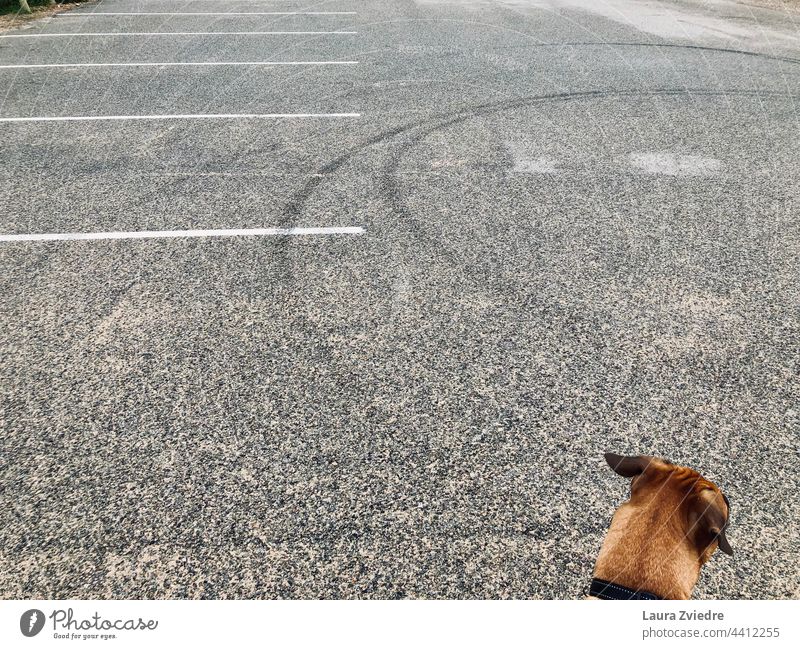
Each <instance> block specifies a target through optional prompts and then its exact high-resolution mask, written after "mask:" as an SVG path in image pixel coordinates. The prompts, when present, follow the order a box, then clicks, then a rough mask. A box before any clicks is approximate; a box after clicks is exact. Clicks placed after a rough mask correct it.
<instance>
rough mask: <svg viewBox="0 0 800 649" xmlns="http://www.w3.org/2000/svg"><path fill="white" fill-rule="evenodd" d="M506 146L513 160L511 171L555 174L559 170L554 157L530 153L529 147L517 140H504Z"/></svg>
mask: <svg viewBox="0 0 800 649" xmlns="http://www.w3.org/2000/svg"><path fill="white" fill-rule="evenodd" d="M506 147H507V148H508V152H509V153H510V154H511V159H512V160H513V161H514V166H513V167H512V168H511V171H512V172H513V173H518V174H557V173H558V172H559V171H560V169H559V168H558V161H557V160H556V159H555V158H551V157H550V156H536V155H532V153H533V152H532V151H531V148H530V147H528V146H525V145H523V144H520V143H519V142H506Z"/></svg>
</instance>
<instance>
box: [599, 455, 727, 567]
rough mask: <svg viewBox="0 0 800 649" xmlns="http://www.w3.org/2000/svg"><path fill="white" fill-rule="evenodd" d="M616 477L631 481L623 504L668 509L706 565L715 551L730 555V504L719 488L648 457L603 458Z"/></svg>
mask: <svg viewBox="0 0 800 649" xmlns="http://www.w3.org/2000/svg"><path fill="white" fill-rule="evenodd" d="M605 458H606V462H608V464H609V466H610V467H611V468H612V469H613V470H614V471H616V472H617V473H618V474H619V475H621V476H623V477H625V478H632V480H631V497H630V500H629V501H628V502H627V503H626V504H625V505H627V506H630V507H634V508H636V509H639V510H652V509H654V508H664V507H667V508H671V512H670V513H671V515H672V516H671V517H672V518H673V519H677V521H678V523H679V525H680V526H681V527H682V529H683V533H684V535H685V537H686V539H688V540H689V541H690V542H691V543H692V544H693V545H694V546H695V547H696V549H697V551H698V553H699V556H700V561H701V563H705V562H706V561H708V559H709V558H710V557H711V555H712V554H713V553H714V550H716V548H717V547H719V549H720V550H722V551H723V552H724V553H725V554H728V555H733V550H732V549H731V546H730V544H729V543H728V539H727V537H726V536H725V530H726V528H727V527H728V519H729V517H730V504H729V502H728V499H727V498H726V497H725V495H724V494H723V493H722V491H720V489H719V487H717V485H715V484H714V483H713V482H711V481H709V480H706V479H705V478H704V477H703V476H702V475H700V474H699V473H698V472H697V471H694V470H692V469H689V468H687V467H682V466H677V465H675V464H672V463H670V462H668V461H666V460H663V459H660V458H656V457H651V456H648V455H636V456H624V455H616V454H614V453H606V454H605Z"/></svg>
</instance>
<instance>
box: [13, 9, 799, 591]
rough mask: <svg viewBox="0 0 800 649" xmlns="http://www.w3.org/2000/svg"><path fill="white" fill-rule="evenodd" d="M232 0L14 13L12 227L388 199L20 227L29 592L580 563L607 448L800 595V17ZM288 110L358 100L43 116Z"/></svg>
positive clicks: (469, 580) (475, 574) (606, 503)
mask: <svg viewBox="0 0 800 649" xmlns="http://www.w3.org/2000/svg"><path fill="white" fill-rule="evenodd" d="M221 6H222V3H218V2H217V3H215V2H204V1H203V0H196V1H194V2H189V1H188V0H187V1H183V2H169V1H168V0H101V1H100V2H97V3H92V4H89V5H86V6H83V7H81V8H79V9H76V10H74V11H71V12H66V13H65V14H62V15H59V16H55V17H53V18H49V19H46V20H43V21H37V22H32V23H27V24H26V25H25V27H24V29H17V30H12V31H9V32H6V33H4V34H0V235H9V234H28V233H64V232H109V231H112V232H116V231H142V230H148V231H149V230H195V229H220V228H224V229H229V228H264V227H291V226H309V227H312V226H313V227H316V226H325V227H327V226H348V227H349V226H361V227H363V228H365V233H364V234H363V235H360V236H349V235H332V236H325V235H323V236H309V237H252V236H239V237H231V238H199V239H183V238H178V239H140V240H111V241H104V240H101V241H50V242H7V241H6V242H2V241H0V431H1V433H2V435H1V436H0V596H2V597H4V598H97V597H103V598H105V597H108V598H112V597H113V598H197V597H205V598H350V597H359V598H404V597H425V598H506V597H514V598H577V597H582V596H583V595H584V594H585V593H586V590H587V588H588V584H589V580H590V577H591V571H592V566H593V564H594V559H595V557H596V555H597V552H598V550H599V548H600V544H601V542H602V538H603V535H604V532H605V530H606V529H607V526H608V523H609V521H610V517H611V514H612V513H613V511H614V509H615V508H616V507H617V506H618V505H619V504H620V503H621V502H622V501H623V500H624V499H625V498H626V497H627V488H628V487H627V484H626V482H625V480H623V479H622V478H620V477H618V476H616V475H615V474H614V473H613V472H612V471H611V470H610V469H608V467H607V466H606V465H605V462H604V460H603V452H604V451H614V452H617V453H625V454H640V453H641V454H653V455H661V456H665V457H668V458H670V459H671V460H673V461H675V462H678V463H681V464H685V465H688V466H691V467H693V468H695V469H697V470H699V471H701V472H702V473H704V475H706V476H707V477H708V478H710V479H712V480H714V481H716V482H717V483H718V484H719V485H720V486H721V488H722V489H723V490H724V491H725V493H726V494H728V496H729V497H730V499H731V501H732V503H733V519H732V521H731V524H730V528H729V533H728V537H729V539H730V542H731V544H732V545H733V548H734V552H735V555H734V557H733V558H732V559H731V558H729V557H726V556H723V555H721V554H717V555H715V557H714V558H713V559H712V561H711V562H710V563H709V564H708V565H707V566H706V567H705V568H704V569H703V572H702V576H701V579H700V582H699V583H698V586H697V588H696V591H695V596H696V597H699V598H725V599H727V598H731V599H735V598H795V597H798V596H800V591H798V583H800V579H799V577H800V559H799V558H798V552H797V543H798V538H800V530H799V529H798V523H799V521H798V486H799V485H798V469H800V461H799V460H798V428H799V427H800V399H799V398H798V397H800V387H799V383H798V370H799V368H798V362H799V359H800V342H799V341H800V315H799V314H800V300H798V274H799V271H800V267H799V266H798V258H799V256H800V220H799V219H798V208H800V189H798V188H800V156H798V151H800V117H799V116H798V102H800V92H798V91H799V89H800V37H798V33H799V32H798V25H799V24H800V21H798V19H797V17H796V14H790V13H788V12H781V11H774V10H767V9H759V8H757V7H754V6H751V5H748V4H745V3H737V2H732V1H725V0H720V1H718V2H713V3H708V2H700V1H696V0H668V1H658V2H656V1H655V0H653V1H651V0H646V1H644V2H634V1H633V0H607V1H606V2H602V3H600V2H595V1H594V0H507V1H505V2H501V1H495V0H441V1H439V0H413V1H412V0H396V1H390V0H359V1H357V0H328V1H324V2H323V1H322V0H318V1H315V0H310V1H307V2H303V1H301V0H287V1H286V2H280V3H277V2H276V3H271V2H269V1H266V2H262V3H254V2H249V1H247V0H242V1H233V2H229V3H225V9H222V10H221V9H220V7H221ZM214 8H216V10H217V11H228V10H234V11H236V12H237V13H236V14H235V15H234V14H231V15H227V16H225V15H141V14H140V15H96V14H99V13H109V12H110V13H119V12H125V13H136V12H173V13H175V14H180V12H187V11H193V12H196V13H197V12H208V11H214V10H215V9H214ZM253 11H259V12H262V14H263V12H267V11H282V12H291V11H303V12H309V11H328V12H332V11H337V12H355V13H338V14H313V15H310V14H282V15H276V14H272V15H240V14H241V13H247V12H253ZM323 31H324V32H331V31H340V32H342V31H346V32H357V33H355V34H353V33H348V34H342V33H338V34H331V33H325V34H320V33H317V34H310V33H304V34H298V33H264V32H323ZM164 32H169V34H168V35H167V34H164ZM231 32H236V33H231ZM244 32H247V33H244ZM253 32H258V33H253ZM52 34H62V35H61V36H52ZM63 34H70V35H69V36H64V35H63ZM89 34H90V35H89ZM48 35H51V36H48ZM342 61H357V63H356V64H346V65H269V66H268V65H248V66H241V65H240V66H167V65H159V66H155V67H152V66H150V67H145V66H139V67H131V66H125V67H120V66H109V65H106V66H102V67H97V66H91V67H90V66H86V65H80V66H79V65H76V66H74V67H58V68H56V67H36V68H31V67H8V66H22V65H24V66H30V65H47V64H55V63H58V64H63V63H74V64H96V63H104V64H109V63H157V64H166V63H208V62H218V63H219V62H225V63H232V62H238V63H243V62H247V63H259V64H261V63H264V62H272V63H275V62H284V63H285V62H294V63H302V62H306V63H308V62H318V63H321V62H328V63H330V62H342ZM254 113H255V114H260V115H263V114H274V113H292V114H297V113H303V114H309V113H313V114H320V113H322V114H329V113H336V114H351V113H352V114H358V115H360V116H359V117H304V118H263V117H228V118H225V119H204V120H199V119H172V120H165V119H151V120H138V121H137V120H129V119H127V120H115V121H91V120H90V121H7V119H8V118H34V117H89V116H117V117H118V116H128V117H132V116H142V115H151V116H164V115H173V116H174V115H192V114H227V115H241V114H254Z"/></svg>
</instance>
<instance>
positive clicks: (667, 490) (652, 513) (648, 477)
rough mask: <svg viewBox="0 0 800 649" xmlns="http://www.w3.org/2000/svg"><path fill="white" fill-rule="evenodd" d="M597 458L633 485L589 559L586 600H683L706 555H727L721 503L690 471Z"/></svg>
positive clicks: (642, 459) (651, 460) (657, 462)
mask: <svg viewBox="0 0 800 649" xmlns="http://www.w3.org/2000/svg"><path fill="white" fill-rule="evenodd" d="M605 458H606V461H607V462H608V464H609V465H610V466H611V468H612V469H614V471H616V472H617V473H618V474H619V475H621V476H623V477H625V478H633V480H632V481H631V497H630V500H628V501H627V502H625V503H623V504H622V505H621V506H620V507H619V509H617V511H616V512H615V514H614V518H613V519H612V521H611V528H610V529H609V531H608V535H607V536H606V539H605V541H604V542H603V547H602V549H601V550H600V555H599V556H598V557H597V563H596V564H595V568H594V580H593V581H592V588H591V590H590V596H592V597H597V598H599V599H689V597H690V596H691V594H692V589H693V588H694V585H695V583H697V578H698V577H699V576H700V568H701V567H702V566H703V564H704V563H706V561H708V560H709V559H710V558H711V555H712V554H713V553H714V550H716V549H717V547H719V549H720V550H722V551H723V552H725V553H726V554H730V555H732V554H733V550H731V546H730V545H728V540H727V539H726V538H725V528H726V527H727V525H728V515H729V512H730V507H729V504H728V499H727V498H726V497H725V496H724V495H723V493H722V492H721V491H720V490H719V487H717V485H715V484H714V483H713V482H710V481H708V480H706V479H705V478H704V477H703V476H701V475H700V474H699V473H698V472H697V471H693V470H692V469H688V468H686V467H682V466H676V465H674V464H670V463H669V462H667V461H666V460H662V459H659V458H655V457H649V456H646V455H639V456H634V457H626V456H622V455H615V454H613V453H606V454H605Z"/></svg>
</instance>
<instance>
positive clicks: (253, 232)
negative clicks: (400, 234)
mask: <svg viewBox="0 0 800 649" xmlns="http://www.w3.org/2000/svg"><path fill="white" fill-rule="evenodd" d="M329 234H364V228H362V227H357V226H352V227H351V226H346V227H321V228H244V229H231V230H142V231H139V232H60V233H53V234H3V235H0V242H6V243H10V242H14V241H17V242H20V241H99V240H104V239H182V238H187V237H188V238H197V237H293V236H309V235H317V236H319V235H329Z"/></svg>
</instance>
